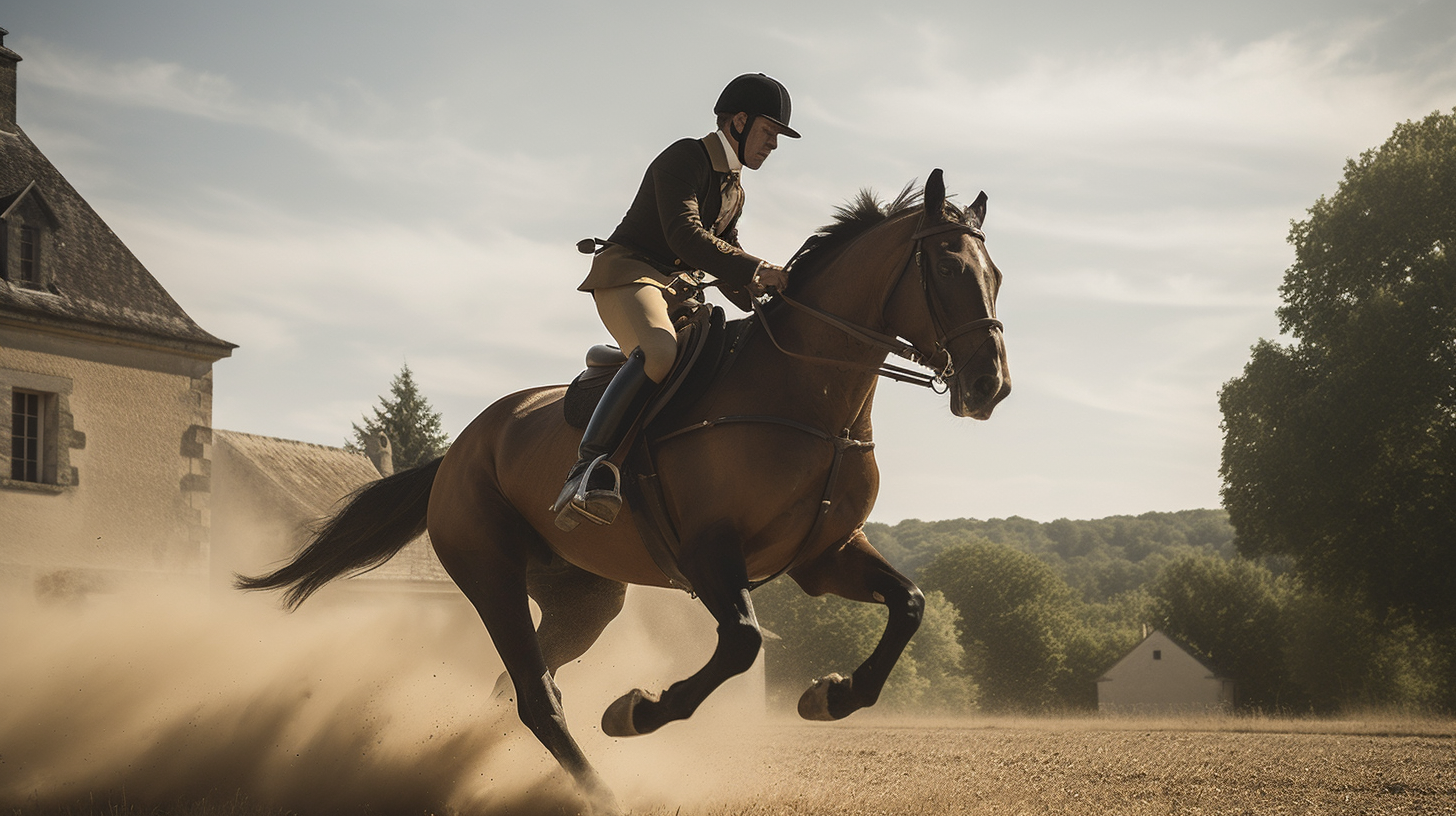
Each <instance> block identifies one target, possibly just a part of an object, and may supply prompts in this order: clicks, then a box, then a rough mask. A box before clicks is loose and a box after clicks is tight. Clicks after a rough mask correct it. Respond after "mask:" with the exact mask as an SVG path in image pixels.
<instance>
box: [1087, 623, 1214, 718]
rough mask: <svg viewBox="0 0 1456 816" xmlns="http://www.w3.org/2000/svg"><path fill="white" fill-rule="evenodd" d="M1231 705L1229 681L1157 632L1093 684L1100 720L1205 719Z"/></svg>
mask: <svg viewBox="0 0 1456 816" xmlns="http://www.w3.org/2000/svg"><path fill="white" fill-rule="evenodd" d="M1233 703H1234V681H1233V680H1230V679H1229V678H1226V677H1221V676H1219V673H1218V672H1216V671H1214V670H1213V669H1212V668H1210V667H1209V666H1208V665H1206V664H1205V663H1204V662H1203V661H1201V660H1199V659H1198V658H1197V657H1195V656H1194V655H1193V653H1192V650H1190V649H1188V648H1187V647H1185V646H1183V645H1182V644H1180V643H1178V642H1177V641H1176V640H1174V639H1173V638H1171V637H1169V636H1168V635H1166V634H1164V633H1162V632H1160V631H1158V630H1156V629H1155V630H1153V632H1152V633H1151V634H1149V635H1148V636H1147V637H1145V638H1143V641H1142V643H1139V644H1138V645H1137V646H1135V647H1133V650H1132V651H1131V652H1128V653H1127V655H1126V656H1125V657H1123V658H1122V659H1121V660H1119V661H1117V663H1116V664H1115V665H1113V667H1112V668H1110V669H1108V670H1107V672H1106V673H1105V674H1103V675H1102V677H1100V678H1098V680H1097V710H1098V711H1101V712H1102V713H1104V714H1207V713H1215V712H1222V711H1228V710H1229V709H1231V708H1232V707H1233Z"/></svg>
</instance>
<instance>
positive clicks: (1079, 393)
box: [0, 0, 1456, 524]
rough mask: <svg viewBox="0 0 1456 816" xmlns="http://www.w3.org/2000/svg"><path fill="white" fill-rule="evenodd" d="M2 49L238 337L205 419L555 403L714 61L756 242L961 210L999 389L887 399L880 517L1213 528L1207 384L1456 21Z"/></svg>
mask: <svg viewBox="0 0 1456 816" xmlns="http://www.w3.org/2000/svg"><path fill="white" fill-rule="evenodd" d="M0 26H3V27H4V28H6V29H8V30H9V32H10V34H9V35H8V36H7V37H6V39H5V44H6V46H8V47H10V48H12V49H13V50H15V51H16V52H18V53H19V54H20V55H21V56H22V57H23V60H24V61H23V62H21V63H20V66H19V91H18V94H19V100H18V104H19V116H18V118H19V123H20V125H21V127H23V128H24V129H25V131H26V132H27V133H28V134H29V135H30V136H31V138H32V139H33V140H34V141H35V142H36V144H37V145H39V147H40V148H41V150H42V151H43V152H45V153H46V155H47V156H48V157H49V158H50V159H51V160H52V162H53V163H55V164H56V166H57V167H58V168H59V169H60V170H61V172H62V174H64V175H65V176H66V178H67V179H68V180H69V181H70V182H71V183H72V184H73V185H74V186H75V187H76V188H77V189H78V190H79V191H80V192H81V194H82V195H83V196H84V197H85V198H86V199H87V200H88V201H89V202H90V203H91V205H92V206H93V207H94V208H95V209H96V210H97V211H98V212H99V213H100V214H101V216H102V217H103V218H104V219H105V220H106V221H107V223H108V224H109V225H110V226H111V227H112V229H113V230H114V231H115V232H116V233H117V234H118V235H119V236H120V237H121V238H122V240H123V241H124V242H125V243H126V244H127V245H128V246H129V247H130V248H131V249H132V251H133V252H134V253H135V254H136V255H137V256H138V257H139V258H140V259H141V261H142V262H143V264H145V265H146V267H147V268H148V269H149V270H150V271H151V273H152V274H153V275H154V276H155V277H156V278H157V279H158V280H159V281H160V282H161V283H162V284H163V286H165V287H166V288H167V289H168V291H169V292H171V294H172V295H173V297H174V298H176V299H177V300H178V302H179V303H181V304H182V306H183V307H184V308H185V309H186V310H187V311H188V313H189V314H191V315H192V317H193V318H194V319H195V320H197V322H198V323H199V324H200V325H202V326H203V328H205V329H207V330H208V331H210V332H212V333H213V334H215V335H217V336H219V337H222V338H223V339H225V340H228V341H230V342H233V343H236V344H238V345H239V348H238V349H237V350H236V351H235V352H234V354H233V356H232V357H231V358H229V359H225V360H222V361H220V362H219V363H217V365H216V366H215V368H214V376H215V384H214V389H215V390H214V406H213V418H214V424H215V425H216V426H217V427H219V428H227V429H231V430H238V431H245V432H249V433H257V434H265V435H270V436H278V437H284V438H289V439H300V440H305V441H309V442H316V443H320V444H329V445H340V444H343V442H344V441H345V440H346V439H347V438H349V436H350V425H351V423H352V422H356V421H359V419H360V418H361V417H362V416H363V415H364V414H365V413H366V412H367V411H369V409H370V407H371V406H373V405H375V404H377V402H378V399H379V396H380V395H381V394H385V393H387V390H388V386H389V382H390V380H391V379H392V377H393V376H394V375H395V374H396V373H397V372H398V371H399V370H400V367H401V366H402V365H403V364H406V363H407V364H408V365H409V366H410V368H411V369H412V370H413V371H414V373H415V377H416V380H417V382H418V383H419V385H420V387H421V389H422V390H423V392H424V393H425V395H426V396H427V397H428V398H429V400H430V401H431V403H432V404H433V405H434V406H435V408H437V409H438V410H439V411H440V412H441V414H442V416H443V421H444V426H445V429H446V430H447V431H448V432H449V433H450V434H451V435H452V436H453V435H455V434H457V433H459V431H460V430H462V429H463V428H464V427H465V426H466V425H467V424H468V423H469V422H470V421H471V419H473V418H474V417H475V415H476V414H478V413H479V412H480V411H481V410H483V409H484V408H485V407H486V406H487V405H489V404H490V403H491V402H492V401H493V400H495V399H497V398H498V397H501V396H503V395H505V394H508V393H511V392H513V391H516V390H519V389H522V388H527V387H530V386H533V385H538V384H544V383H559V382H566V381H569V380H570V379H571V378H572V377H573V376H575V374H576V373H577V371H578V370H579V369H580V368H581V359H582V354H583V353H584V351H585V350H586V348H587V347H588V346H590V345H592V344H594V343H599V342H609V341H610V338H609V336H608V335H607V333H606V331H605V329H603V328H602V326H601V324H600V322H599V321H598V319H597V317H596V314H595V310H594V309H593V307H592V304H591V300H590V298H589V296H587V295H585V294H582V293H579V292H577V291H575V287H576V285H577V283H579V282H580V280H581V278H582V277H584V276H585V274H586V268H587V262H588V261H587V259H586V258H584V257H583V256H581V255H579V254H577V253H576V251H575V243H576V241H577V240H578V239H581V238H583V237H588V236H603V237H604V236H606V235H607V234H609V233H610V232H611V231H612V229H613V228H614V227H615V226H616V224H617V222H618V221H619V220H620V218H621V215H622V213H623V212H625V210H626V208H627V205H628V204H629V203H630V201H631V197H632V195H633V193H634V192H635V191H636V188H637V184H638V182H639V181H640V179H641V174H642V171H643V169H644V168H645V167H646V166H647V164H648V162H650V161H651V159H652V158H653V157H654V156H655V155H656V154H657V153H658V152H659V151H660V150H661V149H662V148H663V147H665V146H666V145H667V144H669V143H670V142H672V141H674V140H675V139H678V138H681V137H684V136H701V135H703V134H705V133H707V132H709V131H710V130H711V129H712V127H713V114H712V105H713V102H714V100H715V99H716V98H717V95H718V92H719V91H720V90H721V89H722V87H723V85H724V84H726V83H727V81H728V80H729V79H731V78H733V77H734V76H736V75H738V74H740V73H745V72H754V71H762V72H765V73H768V74H770V75H771V76H774V77H776V78H778V79H779V80H781V81H782V82H783V83H784V84H785V85H786V86H787V87H788V88H789V90H790V92H791V94H792V95H793V102H794V107H793V125H794V127H795V128H796V129H797V130H799V131H800V132H801V133H802V134H803V137H804V138H803V139H801V140H782V141H781V142H780V148H779V150H778V151H777V152H776V153H774V155H773V156H771V157H770V159H769V160H768V162H767V163H766V164H765V166H764V168H763V169H761V170H759V171H757V172H756V173H750V174H747V177H746V178H745V179H744V186H745V188H746V191H747V196H748V203H747V208H746V212H745V215H744V217H743V219H742V222H741V224H740V233H741V238H742V241H743V244H744V247H745V248H746V249H747V250H748V251H749V252H752V253H753V254H755V255H759V256H761V257H765V258H768V259H770V260H775V261H778V262H782V261H783V260H785V259H787V258H788V256H789V255H790V254H791V253H792V252H793V250H794V249H795V248H796V247H797V246H798V245H799V244H800V243H801V242H802V240H803V239H804V237H806V236H807V235H808V234H809V233H811V232H812V231H813V230H814V229H815V228H816V227H818V226H820V225H821V224H823V223H825V222H826V221H827V220H828V219H829V218H830V216H831V214H832V212H833V209H834V207H835V206H836V205H837V204H839V203H842V202H843V201H845V200H846V199H848V198H849V197H851V196H852V195H854V194H855V193H856V192H857V191H858V190H859V189H861V188H865V187H868V188H872V189H875V190H877V191H879V192H880V193H881V194H882V195H883V196H885V197H889V196H892V195H893V194H894V193H895V192H897V191H898V190H899V189H900V188H901V187H902V186H903V185H904V184H905V183H906V182H908V181H911V180H915V179H924V178H925V176H926V175H927V174H928V173H929V172H930V171H931V170H932V169H934V168H937V167H939V168H943V169H944V171H945V178H946V183H947V186H948V187H949V188H950V190H951V191H952V192H954V193H956V194H957V195H958V198H959V199H960V201H962V202H963V203H964V202H969V201H970V200H971V199H972V198H974V197H975V195H976V193H977V192H978V191H981V190H984V191H985V192H986V193H987V195H988V196H989V199H990V203H989V207H988V215H987V219H986V225H985V226H986V233H987V236H988V237H987V247H988V249H989V251H990V252H991V254H992V255H993V257H994V258H995V260H996V263H997V265H998V267H1000V269H1001V270H1002V272H1003V273H1004V274H1005V281H1004V284H1003V288H1002V292H1001V296H1000V301H999V315H1000V317H1001V319H1002V320H1003V321H1004V322H1005V324H1006V331H1005V335H1006V342H1007V347H1008V354H1009V359H1010V366H1011V373H1012V379H1013V383H1014V386H1015V387H1014V391H1013V393H1012V394H1011V396H1010V397H1009V398H1008V399H1007V400H1006V401H1004V402H1003V403H1001V405H1000V406H999V407H998V408H997V410H996V412H995V415H994V416H993V417H992V418H991V419H990V420H989V421H987V422H977V421H974V420H969V419H958V418H956V417H954V416H952V415H951V413H950V410H949V402H948V398H947V397H945V396H940V395H935V394H932V393H930V392H928V391H926V390H924V389H919V388H914V387H911V386H908V385H902V384H896V383H891V382H883V383H882V384H881V387H880V391H879V394H878V396H877V399H876V404H875V407H876V411H875V415H874V420H875V439H876V445H877V446H876V451H875V452H876V457H877V459H878V461H879V464H880V467H881V478H882V483H881V491H880V497H879V501H878V504H877V505H876V507H875V509H874V512H873V513H872V515H871V519H872V520H874V521H881V522H885V523H891V524H893V523H895V522H898V521H900V520H902V519H906V518H920V519H926V520H930V519H942V518H958V517H974V518H995V517H1005V516H1011V515H1018V516H1024V517H1027V518H1032V519H1037V520H1040V521H1050V520H1053V519H1056V518H1063V517H1066V518H1100V517H1103V516H1108V515H1115V514H1137V513H1142V512H1147V511H1173V510H1181V509H1190V508H1200V507H1216V506H1218V505H1219V486H1220V480H1219V476H1218V466H1219V453H1220V446H1221V444H1222V434H1221V431H1220V428H1219V422H1220V413H1219V409H1218V391H1219V388H1220V387H1221V386H1222V384H1223V383H1225V382H1226V381H1228V380H1229V379H1231V378H1233V377H1236V376H1238V375H1239V374H1240V372H1241V371H1242V369H1243V366H1244V364H1245V363H1246V362H1247V360H1248V355H1249V348H1250V346H1252V345H1253V344H1254V343H1256V342H1257V341H1258V340H1259V339H1260V338H1278V337H1279V326H1278V322H1277V319H1276V317H1275V309H1276V308H1277V307H1278V306H1279V303H1280V301H1279V293H1278V289H1279V285H1280V282H1281V280H1282V278H1283V274H1284V270H1285V269H1286V268H1287V267H1288V266H1289V264H1290V263H1291V261H1292V259H1293V253H1292V250H1291V248H1290V247H1289V245H1288V244H1287V242H1286V240H1285V239H1286V236H1287V234H1288V232H1289V227H1290V223H1291V221H1292V220H1297V219H1300V218H1302V217H1304V215H1305V212H1306V210H1307V209H1308V208H1309V207H1310V206H1311V205H1312V204H1313V203H1314V201H1315V200H1316V199H1317V198H1318V197H1320V196H1321V195H1329V194H1331V193H1333V192H1334V190H1335V189H1336V185H1337V184H1338V182H1339V180H1340V178H1341V176H1342V173H1343V166H1344V164H1345V162H1346V161H1348V160H1349V159H1351V158H1354V157H1357V156H1358V155H1359V154H1360V153H1361V152H1362V151H1365V150H1368V149H1370V148H1373V147H1376V146H1378V145H1379V144H1381V143H1382V142H1383V141H1384V140H1385V139H1386V137H1388V136H1389V134H1390V132H1391V131H1392V129H1393V128H1394V126H1395V125H1396V124H1397V123H1398V122H1402V121H1405V120H1408V119H1417V118H1421V117H1423V116H1426V115H1428V114H1430V113H1432V112H1433V111H1437V110H1440V111H1444V112H1449V111H1451V110H1452V109H1453V108H1456V3H1452V2H1450V1H1449V0H1425V2H1421V1H1420V0H1289V2H1282V3H1269V2H1267V0H1259V1H1258V2H1254V1H1253V0H1229V1H1228V2H1222V3H1218V4H1210V3H1184V2H1168V1H1167V0H1164V1H1163V2H1141V1H1138V2H1134V1H1133V0H1110V2H1102V3H1098V4H1086V3H1072V2H1024V3H1018V4H1008V3H994V4H993V3H978V2H966V1H965V0H962V2H955V3H942V2H910V3H898V4H884V3H872V2H862V1H861V0H841V2H836V3H833V4H829V3H809V2H804V3H794V4H787V3H781V2H758V0H746V1H745V2H735V3H712V4H707V3H704V4H685V3H664V2H641V1H640V0H622V2H617V3H611V4H606V3H553V2H540V3H509V4H506V3H500V2H432V1H431V0H423V1H421V0H411V2H402V0H362V2H361V1H360V0H355V1H354V2H347V3H345V2H338V0H317V1H316V2H301V1H300V0H288V1H287V2H283V1H282V0H253V2H249V3H236V2H226V3H224V2H210V1H209V2H197V1H195V0H187V1H185V2H184V1H183V0H132V1H131V2H127V3H114V2H102V0H89V1H83V0H45V2H35V0H0ZM728 308H729V311H730V313H731V312H732V311H733V310H732V307H731V306H730V307H728Z"/></svg>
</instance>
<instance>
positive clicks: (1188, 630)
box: [754, 510, 1456, 713]
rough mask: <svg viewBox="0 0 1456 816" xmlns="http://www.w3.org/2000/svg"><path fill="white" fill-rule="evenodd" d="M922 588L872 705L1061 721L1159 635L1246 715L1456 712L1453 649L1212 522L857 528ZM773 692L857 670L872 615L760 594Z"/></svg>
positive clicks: (837, 603)
mask: <svg viewBox="0 0 1456 816" xmlns="http://www.w3.org/2000/svg"><path fill="white" fill-rule="evenodd" d="M866 534H867V536H868V537H869V539H870V541H871V543H872V544H874V545H875V547H876V548H877V549H881V548H882V552H884V553H885V554H887V556H888V557H890V558H891V560H892V562H895V563H897V564H900V565H901V566H902V567H903V571H905V572H907V574H909V575H910V576H911V577H912V578H914V579H915V580H916V581H917V583H919V584H920V585H921V587H922V588H923V589H924V590H925V592H926V615H925V620H924V623H923V624H922V626H921V630H920V632H918V633H917V634H916V636H915V638H914V639H913V640H912V641H911V643H910V647H909V649H908V650H907V652H906V655H905V657H904V658H902V660H901V663H900V664H899V665H898V666H897V667H896V669H895V672H894V673H893V674H891V676H890V681H889V683H888V684H887V686H886V689H885V693H884V695H883V696H882V698H881V705H883V706H886V707H888V708H891V709H897V710H901V711H936V712H971V711H988V712H1022V713H1037V712H1065V711H1078V710H1082V711H1088V710H1095V709H1096V707H1097V679H1098V678H1099V677H1101V676H1102V674H1103V673H1104V672H1106V671H1107V670H1108V669H1109V668H1111V667H1112V665H1113V664H1114V663H1116V662H1117V661H1118V660H1119V659H1120V658H1121V657H1122V656H1123V655H1125V654H1126V653H1127V652H1128V651H1130V650H1131V649H1132V647H1133V646H1135V645H1137V644H1138V643H1139V642H1140V641H1141V640H1142V638H1143V637H1144V635H1145V633H1146V632H1147V631H1150V630H1151V629H1160V630H1162V631H1164V632H1165V633H1167V634H1169V635H1172V636H1173V637H1174V638H1176V639H1178V640H1179V641H1181V642H1182V643H1184V644H1185V645H1187V646H1188V647H1189V648H1190V649H1191V650H1192V651H1193V653H1194V654H1195V656H1197V657H1198V658H1200V659H1201V660H1203V661H1204V662H1205V663H1207V664H1208V665H1210V666H1211V667H1213V668H1214V669H1215V670H1217V671H1218V672H1219V673H1220V674H1222V675H1224V676H1227V677H1231V678H1234V679H1235V681H1236V682H1237V684H1238V689H1239V692H1238V705H1239V707H1240V708H1242V709H1245V710H1254V711H1262V712H1270V713H1273V712H1280V713H1333V712H1337V711H1341V710H1351V709H1361V708H1370V707H1381V708H1391V707H1394V708H1403V709H1409V710H1422V711H1432V710H1446V711H1449V710H1453V709H1456V681H1453V679H1452V678H1453V676H1456V659H1453V658H1456V643H1452V642H1451V641H1450V640H1449V639H1447V638H1444V637H1443V636H1440V635H1439V634H1432V633H1429V632H1423V631H1421V630H1420V629H1419V628H1418V627H1416V626H1414V625H1412V624H1411V623H1410V622H1408V621H1401V620H1396V619H1391V618H1382V617H1378V616H1375V615H1371V614H1369V613H1368V612H1366V611H1364V610H1361V609H1358V608H1352V607H1350V606H1349V605H1348V604H1346V603H1343V602H1342V601H1341V600H1340V599H1339V598H1338V597H1333V596H1330V595H1328V594H1325V593H1323V592H1321V591H1320V590H1318V589H1315V588H1312V587H1310V586H1308V585H1307V584H1306V583H1305V582H1303V581H1302V580H1301V579H1300V578H1299V577H1298V576H1297V575H1296V574H1294V573H1293V572H1292V571H1290V570H1289V569H1288V565H1287V563H1284V562H1280V561H1277V560H1271V561H1268V562H1265V563H1260V562H1257V561H1254V560H1250V559H1247V558H1243V557H1241V556H1239V555H1238V554H1237V553H1236V552H1235V548H1234V543H1233V542H1234V540H1235V534H1234V528H1233V527H1232V525H1231V524H1230V523H1229V519H1228V514H1227V513H1226V512H1225V511H1223V510H1189V511H1183V512H1179V513H1147V514H1143V515H1140V516H1115V517H1110V518H1104V519H1095V520H1088V521H1072V520H1068V519H1058V520H1056V521H1053V522H1050V523H1040V522H1036V521H1031V520H1029V519H1023V518H1015V517H1013V518H1009V519H992V520H989V521H977V520H974V519H956V520H951V521H939V522H923V521H919V520H913V519H912V520H909V521H904V522H901V523H899V524H897V525H894V526H887V525H883V524H869V525H866ZM754 604H755V608H756V610H757V611H758V615H759V619H760V621H761V622H762V623H763V625H764V626H765V627H766V628H767V629H768V630H769V631H770V632H771V633H772V634H773V636H774V637H773V638H770V639H769V641H768V643H767V644H766V646H765V658H766V660H767V674H768V683H769V688H770V693H771V695H773V696H774V697H776V698H779V702H781V703H789V702H792V700H793V699H794V698H795V697H796V696H797V695H798V694H799V693H801V692H802V691H803V690H804V689H805V688H806V687H807V685H808V682H809V681H810V680H812V679H813V678H814V677H818V676H821V675H823V674H827V673H829V672H831V671H840V672H846V671H847V670H852V669H853V668H854V666H855V665H856V664H857V662H858V661H859V660H862V659H863V658H864V656H866V655H868V654H869V653H870V651H871V650H872V649H873V648H874V644H875V643H876V642H877V640H878V639H879V636H880V633H881V632H882V631H883V629H884V623H885V612H884V610H883V608H881V607H877V606H871V605H867V604H857V603H852V602H850V601H845V600H843V599H840V598H835V597H820V598H810V597H808V596H806V595H804V594H803V593H802V592H801V591H800V590H799V589H798V588H797V587H796V586H795V585H794V584H793V583H792V581H788V580H780V581H777V582H774V583H773V584H770V585H768V586H766V587H763V588H761V589H759V590H758V591H757V592H755V593H754Z"/></svg>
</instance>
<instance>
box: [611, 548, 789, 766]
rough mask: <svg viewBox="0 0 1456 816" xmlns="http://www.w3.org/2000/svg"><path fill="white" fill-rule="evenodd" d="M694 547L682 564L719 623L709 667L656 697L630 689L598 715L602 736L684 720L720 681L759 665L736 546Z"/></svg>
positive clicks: (754, 621) (758, 642)
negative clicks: (600, 720)
mask: <svg viewBox="0 0 1456 816" xmlns="http://www.w3.org/2000/svg"><path fill="white" fill-rule="evenodd" d="M719 543H720V545H721V546H716V547H697V548H694V549H693V550H690V552H692V553H693V557H691V558H684V559H683V561H682V565H681V566H682V570H683V574H684V575H685V576H686V577H687V578H688V580H690V581H692V582H693V588H694V590H696V591H697V593H698V600H700V601H702V603H703V606H705V607H707V608H708V611H709V612H710V613H712V615H713V617H714V618H715V619H716V620H717V621H718V645H717V646H716V647H715V648H714V649H713V656H712V657H710V658H709V659H708V663H707V665H705V666H703V668H701V669H699V670H698V671H697V672H696V673H695V674H694V675H693V676H692V677H689V678H688V679H686V680H682V681H679V682H677V683H673V684H672V685H671V686H670V687H668V689H667V690H666V691H664V692H663V693H662V695H661V696H660V697H654V696H652V695H649V694H647V693H645V692H643V691H642V690H641V689H633V690H632V691H630V692H628V693H627V694H626V695H623V696H622V697H621V698H619V699H618V700H617V701H616V702H614V703H612V705H611V706H610V707H608V708H607V711H606V713H605V714H604V715H602V731H603V732H605V733H606V734H608V735H610V736H613V737H630V736H635V735H637V734H647V733H650V732H652V731H656V730H657V729H658V728H661V727H662V726H663V725H666V724H667V723H669V722H672V721H673V720H685V719H687V718H688V717H690V716H692V714H693V712H694V711H696V710H697V709H698V706H700V705H702V703H703V701H704V700H706V699H707V698H708V695H709V694H712V693H713V691H714V690H715V689H717V688H718V687H719V686H721V685H723V683H724V681H726V680H728V678H730V677H733V676H734V675H737V674H742V673H743V672H745V671H748V669H749V668H750V667H751V666H752V665H753V662H754V661H755V660H756V659H758V651H759V649H760V648H761V647H762V646H763V633H762V632H760V631H759V628H758V618H757V617H755V616H754V614H753V602H752V601H751V600H749V597H748V574H747V569H746V568H745V566H744V564H743V556H742V555H741V554H740V553H739V552H738V549H737V546H736V543H735V544H733V545H729V544H727V543H726V542H719Z"/></svg>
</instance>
